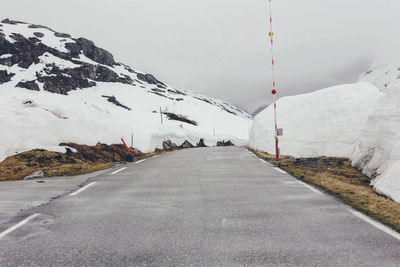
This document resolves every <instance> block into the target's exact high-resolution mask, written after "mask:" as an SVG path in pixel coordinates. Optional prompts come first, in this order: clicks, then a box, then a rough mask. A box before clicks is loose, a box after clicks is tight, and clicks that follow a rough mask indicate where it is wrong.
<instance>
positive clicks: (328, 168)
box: [250, 149, 400, 232]
mask: <svg viewBox="0 0 400 267" xmlns="http://www.w3.org/2000/svg"><path fill="white" fill-rule="evenodd" d="M250 151H252V152H253V153H254V154H256V155H257V156H258V157H260V158H262V159H264V160H266V161H268V162H270V163H272V164H274V165H276V166H278V167H279V168H281V169H283V170H285V171H286V172H288V173H290V174H291V175H293V176H294V177H296V178H298V179H299V180H302V181H304V182H306V183H309V184H312V185H315V186H318V187H320V188H321V189H322V190H324V191H325V192H327V193H329V194H332V195H334V196H336V197H337V198H339V199H341V200H342V201H343V202H345V203H346V204H348V205H350V206H352V207H353V208H355V209H357V210H359V211H361V212H363V213H365V214H367V215H369V216H371V217H373V218H375V219H377V220H379V221H381V222H382V223H384V224H386V225H388V226H390V227H391V228H393V229H395V230H396V231H398V232H400V203H396V202H394V201H392V200H391V199H388V198H386V197H384V196H381V195H379V194H377V193H376V192H375V191H374V190H373V188H371V187H370V186H369V183H370V180H369V178H368V177H366V176H365V175H363V174H362V172H361V171H360V170H358V169H357V168H354V167H352V166H351V162H350V161H349V160H348V159H346V158H334V157H315V158H294V157H289V156H283V157H282V159H281V160H280V161H279V162H276V161H275V157H274V156H273V155H270V154H267V153H263V152H258V151H254V150H251V149H250Z"/></svg>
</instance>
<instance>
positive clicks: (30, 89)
mask: <svg viewBox="0 0 400 267" xmlns="http://www.w3.org/2000/svg"><path fill="white" fill-rule="evenodd" d="M0 93H1V96H2V97H1V98H0V125H1V130H0V161H1V160H3V159H4V158H5V157H7V156H10V155H13V154H14V153H17V152H21V151H26V150H30V149H36V148H44V149H52V150H60V147H58V144H60V143H62V142H75V143H81V144H88V145H94V144H96V143H97V142H103V143H107V144H113V143H119V142H120V138H121V137H123V136H124V137H126V138H127V139H128V140H130V137H131V135H132V134H133V135H134V146H135V147H137V148H139V149H140V150H142V151H144V152H148V151H151V150H153V149H154V148H156V147H158V148H162V142H163V141H165V140H167V139H170V140H171V141H173V142H174V143H176V144H178V145H179V144H181V143H183V142H184V141H185V140H188V141H189V142H191V143H192V144H195V143H197V142H198V141H199V139H200V138H203V139H204V140H205V143H206V144H207V145H215V144H216V143H217V141H221V140H231V141H232V142H233V143H235V144H237V145H242V144H246V143H247V140H248V129H249V125H251V122H252V119H251V117H250V116H249V115H248V114H247V113H245V112H243V111H241V110H240V109H237V108H236V107H234V106H232V105H230V104H228V103H225V102H223V101H221V100H217V99H213V98H210V97H206V96H202V95H198V94H195V93H192V92H188V91H180V90H176V89H174V88H172V87H170V86H168V85H166V84H164V83H162V82H161V81H159V80H157V79H156V78H155V77H154V76H153V75H151V74H146V73H142V72H139V71H135V70H133V69H131V68H130V67H128V66H126V65H124V64H122V63H117V62H115V61H114V58H113V56H112V54H111V53H109V52H108V51H106V50H104V49H102V48H98V47H96V46H95V45H94V43H93V42H91V41H89V40H86V39H84V38H77V39H76V38H73V37H71V36H70V35H68V34H65V33H58V32H55V31H53V30H51V29H50V28H48V27H44V26H40V25H34V24H27V23H23V22H18V21H11V20H8V19H6V20H3V21H2V23H0ZM160 109H161V111H160ZM161 118H162V120H163V122H162V124H161ZM61 150H63V149H61Z"/></svg>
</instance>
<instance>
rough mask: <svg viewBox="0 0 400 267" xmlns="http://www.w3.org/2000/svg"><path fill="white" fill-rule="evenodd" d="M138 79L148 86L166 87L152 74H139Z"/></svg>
mask: <svg viewBox="0 0 400 267" xmlns="http://www.w3.org/2000/svg"><path fill="white" fill-rule="evenodd" d="M137 78H138V79H139V80H141V81H144V82H146V83H148V84H160V85H164V86H166V85H165V84H163V83H162V82H160V81H159V80H157V79H156V78H155V77H154V76H153V75H151V74H143V73H138V74H137Z"/></svg>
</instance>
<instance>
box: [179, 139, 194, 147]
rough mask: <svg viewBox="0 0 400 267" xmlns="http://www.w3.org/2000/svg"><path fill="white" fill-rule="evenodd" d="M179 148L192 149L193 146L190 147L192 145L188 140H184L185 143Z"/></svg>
mask: <svg viewBox="0 0 400 267" xmlns="http://www.w3.org/2000/svg"><path fill="white" fill-rule="evenodd" d="M181 147H182V148H193V147H194V145H192V143H190V142H189V141H188V140H185V142H183V143H182V145H181Z"/></svg>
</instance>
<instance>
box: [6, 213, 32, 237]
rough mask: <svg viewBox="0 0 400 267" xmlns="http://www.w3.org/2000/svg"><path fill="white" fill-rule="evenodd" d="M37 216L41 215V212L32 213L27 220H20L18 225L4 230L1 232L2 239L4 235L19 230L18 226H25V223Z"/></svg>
mask: <svg viewBox="0 0 400 267" xmlns="http://www.w3.org/2000/svg"><path fill="white" fill-rule="evenodd" d="M37 216H39V213H35V214H32V215H31V216H29V217H28V218H26V219H25V220H22V221H20V222H19V223H17V224H16V225H14V226H12V227H10V228H8V229H7V230H5V231H4V232H1V233H0V239H2V238H3V237H5V236H6V235H8V234H9V233H11V232H12V231H14V230H17V229H18V228H20V227H21V226H24V225H25V224H27V223H28V222H30V221H31V220H33V219H35V218H36V217H37Z"/></svg>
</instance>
